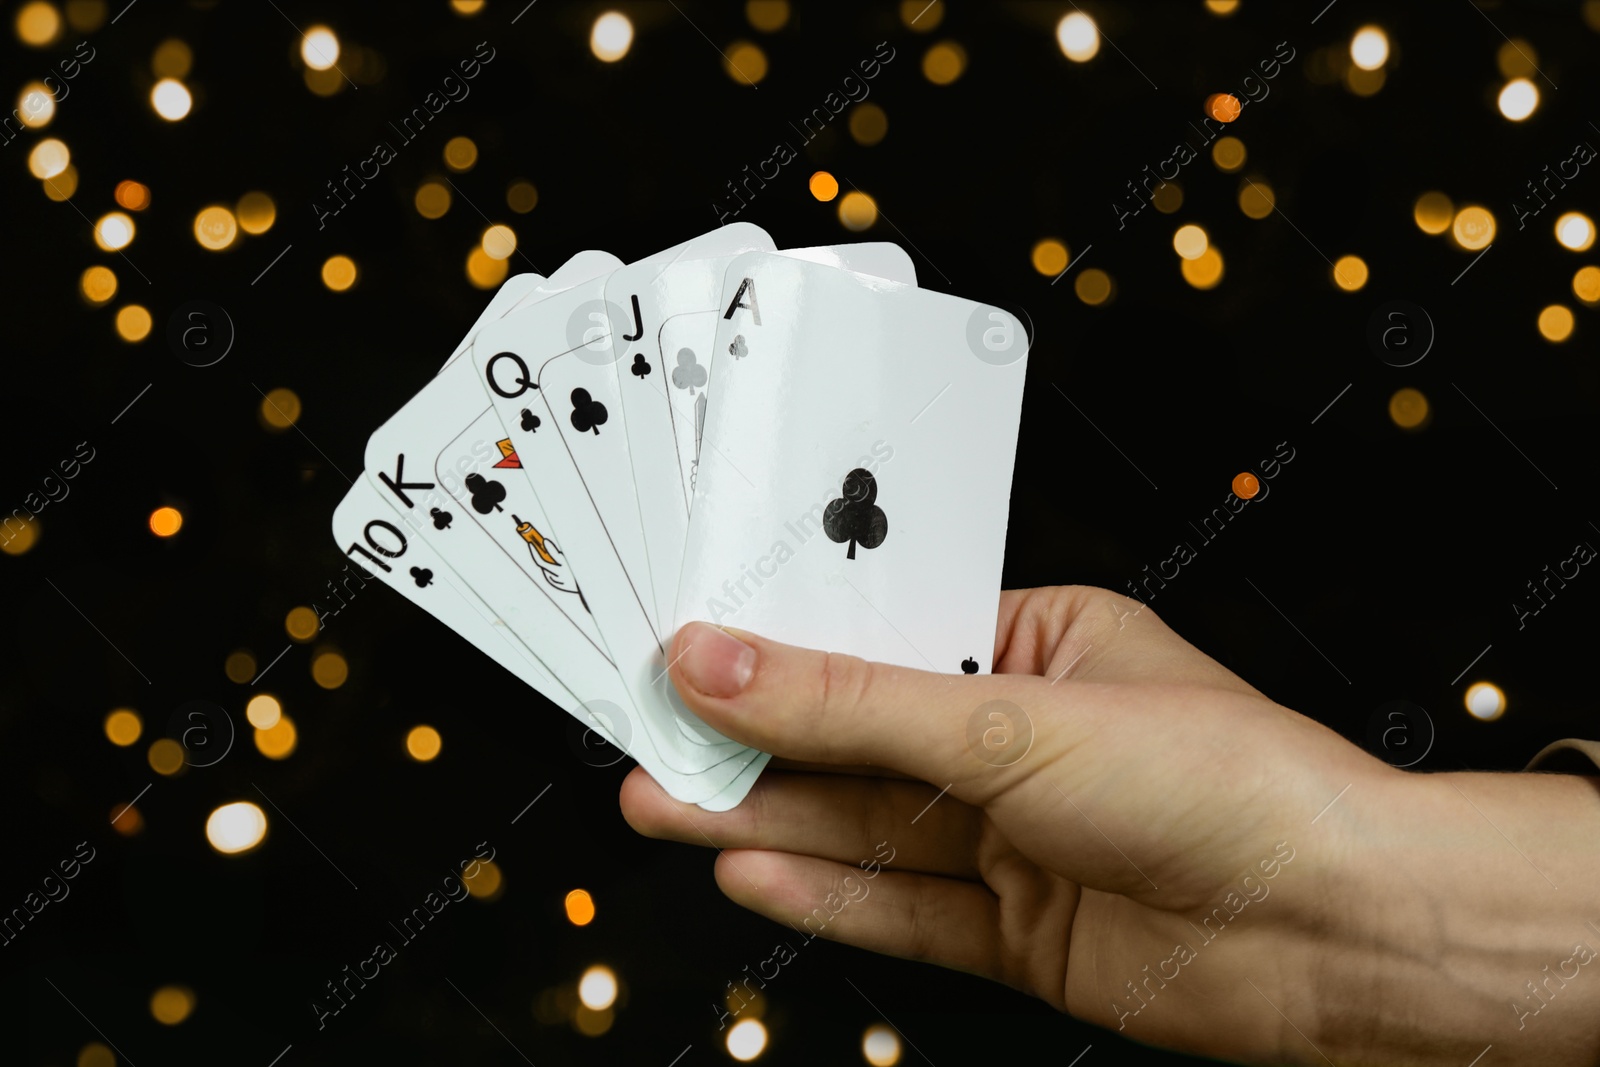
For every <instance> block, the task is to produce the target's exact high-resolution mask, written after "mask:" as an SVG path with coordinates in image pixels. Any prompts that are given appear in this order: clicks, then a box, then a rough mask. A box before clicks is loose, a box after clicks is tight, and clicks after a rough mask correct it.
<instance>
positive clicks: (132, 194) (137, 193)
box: [111, 178, 150, 211]
mask: <svg viewBox="0 0 1600 1067" xmlns="http://www.w3.org/2000/svg"><path fill="white" fill-rule="evenodd" d="M111 199H113V200H115V201H116V202H117V206H118V207H125V208H127V209H128V210H129V211H143V210H144V209H145V208H147V207H149V206H150V187H149V186H148V185H146V184H144V183H143V182H136V181H134V180H133V179H131V178H125V179H123V180H122V181H120V182H118V183H117V187H116V188H115V189H114V190H112V192H111Z"/></svg>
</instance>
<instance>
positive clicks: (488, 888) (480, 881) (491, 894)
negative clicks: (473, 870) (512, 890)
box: [462, 860, 504, 900]
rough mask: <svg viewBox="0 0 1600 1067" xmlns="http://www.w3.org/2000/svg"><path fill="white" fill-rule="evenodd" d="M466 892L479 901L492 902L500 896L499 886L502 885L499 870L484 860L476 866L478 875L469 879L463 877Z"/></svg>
mask: <svg viewBox="0 0 1600 1067" xmlns="http://www.w3.org/2000/svg"><path fill="white" fill-rule="evenodd" d="M462 881H463V882H464V883H466V887H467V892H468V893H471V894H472V895H473V896H475V897H477V898H478V899H479V900H493V899H494V898H495V897H498V896H499V895H500V889H501V886H502V885H503V884H504V881H503V879H502V878H501V875H500V868H499V867H497V866H495V865H494V864H493V863H490V862H489V861H488V860H484V861H482V862H481V863H479V864H478V873H477V874H476V875H475V876H473V877H471V878H466V877H463V878H462Z"/></svg>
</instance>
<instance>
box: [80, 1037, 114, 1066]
mask: <svg viewBox="0 0 1600 1067" xmlns="http://www.w3.org/2000/svg"><path fill="white" fill-rule="evenodd" d="M78 1067H117V1057H116V1056H115V1055H114V1054H113V1053H112V1051H111V1050H110V1049H108V1048H106V1047H105V1046H104V1045H102V1044H101V1043H100V1042H98V1041H91V1042H89V1043H88V1044H87V1045H85V1046H83V1048H81V1049H79V1050H78Z"/></svg>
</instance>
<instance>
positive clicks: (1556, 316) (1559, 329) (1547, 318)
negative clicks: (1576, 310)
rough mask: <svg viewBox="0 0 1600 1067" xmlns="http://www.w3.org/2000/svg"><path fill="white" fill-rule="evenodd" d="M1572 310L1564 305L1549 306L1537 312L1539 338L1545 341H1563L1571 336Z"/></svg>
mask: <svg viewBox="0 0 1600 1067" xmlns="http://www.w3.org/2000/svg"><path fill="white" fill-rule="evenodd" d="M1572 325H1573V318H1572V309H1571V308H1569V307H1567V306H1566V305H1565V304H1551V305H1550V306H1549V307H1547V308H1545V309H1544V310H1543V311H1541V312H1539V336H1540V337H1543V338H1544V339H1545V340H1546V341H1556V342H1560V341H1565V340H1566V339H1567V338H1569V337H1571V336H1572Z"/></svg>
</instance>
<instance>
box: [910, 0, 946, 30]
mask: <svg viewBox="0 0 1600 1067" xmlns="http://www.w3.org/2000/svg"><path fill="white" fill-rule="evenodd" d="M900 21H901V22H903V23H905V24H906V28H907V29H909V30H912V31H914V32H916V33H927V32H928V31H930V30H933V29H937V28H938V26H939V23H941V22H943V21H944V2H943V0H900Z"/></svg>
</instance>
